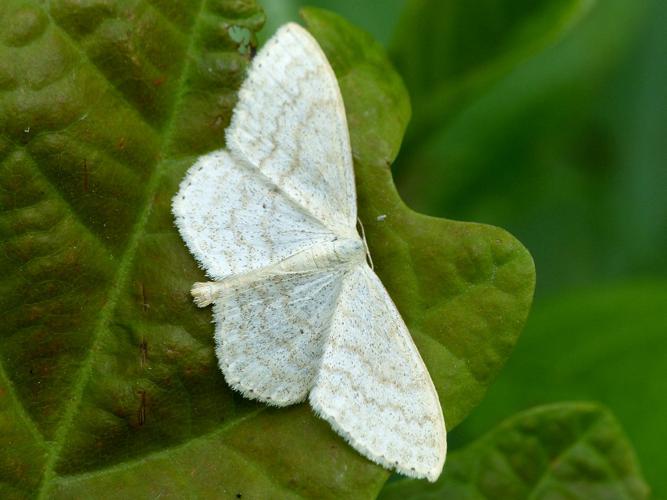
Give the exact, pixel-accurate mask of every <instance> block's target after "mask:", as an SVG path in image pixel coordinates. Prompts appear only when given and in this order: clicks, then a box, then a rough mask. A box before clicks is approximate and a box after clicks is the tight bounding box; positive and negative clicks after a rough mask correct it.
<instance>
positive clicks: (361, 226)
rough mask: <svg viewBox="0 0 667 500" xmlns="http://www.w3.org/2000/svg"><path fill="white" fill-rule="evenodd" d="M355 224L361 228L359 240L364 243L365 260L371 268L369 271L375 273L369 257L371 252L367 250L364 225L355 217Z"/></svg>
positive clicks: (371, 258)
mask: <svg viewBox="0 0 667 500" xmlns="http://www.w3.org/2000/svg"><path fill="white" fill-rule="evenodd" d="M357 222H358V223H359V227H360V228H361V239H362V240H363V242H364V248H365V249H366V258H367V259H368V265H369V266H371V269H372V270H373V271H375V266H374V265H373V257H371V251H370V250H369V248H368V242H367V241H366V232H365V231H364V224H363V222H361V219H360V218H359V217H357Z"/></svg>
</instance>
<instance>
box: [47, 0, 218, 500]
mask: <svg viewBox="0 0 667 500" xmlns="http://www.w3.org/2000/svg"><path fill="white" fill-rule="evenodd" d="M206 3H207V0H199V5H198V7H197V10H196V14H195V16H194V21H193V23H192V28H191V30H190V33H189V40H188V45H187V47H186V50H185V52H184V61H183V65H182V67H181V72H180V75H179V81H178V85H177V86H176V98H175V99H174V102H173V106H172V109H171V111H170V114H169V118H168V120H167V122H166V125H165V128H164V133H163V135H162V141H161V143H160V146H159V148H158V151H160V152H164V151H165V150H167V148H168V147H169V145H170V143H171V139H172V135H173V128H174V124H175V119H176V115H177V111H178V109H179V108H180V104H181V102H182V101H183V96H184V93H185V81H186V75H187V74H188V71H189V69H190V64H191V60H192V57H191V52H192V50H193V45H194V40H195V39H196V34H197V32H198V29H199V23H200V20H201V17H202V14H203V11H204V6H205V5H206ZM44 12H45V14H46V15H47V16H48V18H49V20H50V22H51V23H52V24H53V26H55V27H58V29H59V30H60V31H61V32H62V33H63V35H64V36H65V37H67V38H68V39H69V40H70V42H71V43H72V45H73V46H74V47H75V48H76V49H77V51H78V52H80V54H81V56H82V57H83V58H84V59H85V60H86V61H87V62H88V63H89V64H91V65H92V66H94V65H93V64H92V62H90V60H89V59H88V57H87V55H86V54H85V52H84V51H83V50H82V49H81V47H80V46H79V45H78V43H77V42H76V41H75V40H74V39H73V38H72V37H71V36H70V35H69V33H68V32H67V31H66V30H64V29H63V28H61V27H60V26H59V24H58V23H57V22H56V21H55V19H54V18H53V16H52V15H51V12H50V10H49V9H48V6H47V8H45V9H44ZM184 36H187V35H184ZM100 74H102V73H100ZM102 76H103V78H104V80H105V81H107V82H108V83H109V85H111V86H113V84H112V83H111V82H110V81H109V79H108V78H106V76H105V75H103V74H102ZM125 101H126V102H127V100H125ZM128 104H129V103H128ZM132 108H133V109H136V108H134V107H133V106H132ZM158 158H160V156H158ZM167 161H168V159H167V158H166V156H165V157H164V158H162V159H160V160H159V161H158V162H157V163H156V164H155V167H154V169H153V172H152V174H151V176H150V178H149V181H148V183H147V187H146V191H145V195H144V196H145V204H144V206H143V207H142V208H141V210H140V212H139V216H138V217H137V219H136V222H135V223H134V225H133V226H132V229H131V231H130V236H129V239H128V242H127V245H126V247H125V251H124V252H123V254H122V257H121V259H120V263H119V264H118V267H117V268H116V272H115V275H114V277H113V279H112V280H111V286H110V288H109V292H108V300H107V302H106V304H105V305H104V307H103V308H102V310H101V312H100V316H99V321H98V322H97V324H96V325H95V327H94V329H93V332H92V335H91V336H92V339H93V340H92V342H91V344H90V348H89V351H88V354H87V356H86V357H85V359H84V360H83V362H82V363H81V367H80V368H79V370H78V372H77V375H76V377H74V381H75V382H74V387H73V391H72V393H73V394H72V397H71V398H70V399H69V401H68V403H67V404H66V406H65V409H64V411H63V416H62V417H61V420H60V424H59V425H58V427H57V429H56V431H55V434H54V438H55V439H54V440H53V442H52V444H51V451H50V453H49V457H48V460H47V462H46V465H45V468H44V473H43V475H42V480H41V485H40V487H39V490H38V495H37V498H39V499H43V498H45V497H46V495H47V494H48V492H49V490H50V488H51V484H52V483H53V479H54V476H55V475H56V474H55V467H56V465H57V463H58V460H59V458H60V454H61V452H62V449H63V447H64V444H65V439H66V438H67V436H68V434H69V432H70V430H71V428H72V423H73V421H74V416H75V413H76V410H77V409H78V407H79V405H80V403H81V401H82V399H83V393H84V390H85V387H86V385H87V383H88V381H89V378H90V372H91V370H92V363H93V358H94V353H95V351H96V346H97V345H98V343H99V340H100V338H101V337H102V336H103V335H104V333H105V332H107V331H108V324H109V320H110V319H111V317H112V315H113V312H114V311H115V309H116V305H117V304H118V300H119V298H120V296H121V292H122V291H123V290H124V288H125V284H126V283H127V280H128V278H129V275H130V271H131V269H132V264H133V263H134V258H135V255H136V251H137V248H138V246H139V241H140V238H141V235H142V234H143V229H144V227H145V226H146V223H147V222H148V218H149V215H150V213H151V209H152V206H153V198H154V194H155V193H156V191H157V189H158V186H159V181H160V179H161V177H162V171H163V168H164V165H165V164H166V163H167Z"/></svg>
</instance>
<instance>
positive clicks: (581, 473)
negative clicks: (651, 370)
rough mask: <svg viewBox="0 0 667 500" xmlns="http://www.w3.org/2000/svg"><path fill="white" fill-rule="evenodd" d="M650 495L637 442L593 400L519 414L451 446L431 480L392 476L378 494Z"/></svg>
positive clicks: (584, 498)
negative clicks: (632, 442)
mask: <svg viewBox="0 0 667 500" xmlns="http://www.w3.org/2000/svg"><path fill="white" fill-rule="evenodd" d="M647 497H648V487H647V486H646V484H645V482H644V480H643V478H642V476H641V472H640V470H639V465H638V463H637V460H636V458H635V454H634V451H633V450H632V446H631V445H630V443H629V442H628V440H627V438H626V437H625V435H624V433H623V430H622V429H621V427H620V426H619V424H618V422H617V421H616V420H615V418H614V417H613V416H612V414H611V413H610V412H609V411H607V410H605V409H603V408H601V407H599V406H597V405H594V404H590V403H561V404H556V405H552V406H543V407H539V408H535V409H532V410H529V411H526V412H524V413H520V414H518V415H516V416H514V417H512V418H510V419H508V420H507V421H505V422H503V423H502V424H500V425H499V426H498V427H496V428H495V429H494V430H493V431H491V432H490V433H489V434H487V435H485V436H484V437H482V438H480V439H478V440H477V441H475V442H474V443H472V444H471V445H469V446H468V447H466V448H464V449H462V450H460V451H456V452H454V453H451V454H450V455H449V457H448V458H447V463H446V464H445V472H444V473H443V475H442V476H440V479H439V480H438V481H437V482H436V483H433V484H429V483H427V482H425V481H416V480H402V481H396V482H393V483H389V484H388V485H387V486H386V487H385V488H384V490H383V491H382V493H381V494H380V497H379V498H380V499H381V500H393V499H396V500H405V499H408V498H409V499H414V500H417V499H433V498H438V499H441V500H448V499H452V500H463V499H465V500H478V499H479V500H482V499H494V500H495V499H501V498H502V499H505V498H507V499H513V500H521V499H545V500H546V499H568V500H598V499H599V500H603V499H604V500H612V499H613V500H625V499H628V500H630V499H643V498H647Z"/></svg>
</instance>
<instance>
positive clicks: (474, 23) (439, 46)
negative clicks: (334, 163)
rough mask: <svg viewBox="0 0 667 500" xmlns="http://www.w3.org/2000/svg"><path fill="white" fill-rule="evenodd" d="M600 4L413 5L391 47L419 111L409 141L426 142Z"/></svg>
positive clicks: (422, 0) (582, 0) (586, 0)
mask: <svg viewBox="0 0 667 500" xmlns="http://www.w3.org/2000/svg"><path fill="white" fill-rule="evenodd" d="M595 2H596V0H539V1H537V2H535V1H534V0H518V1H517V0H514V1H506V0H483V1H481V2H480V1H478V2H459V1H454V0H411V1H410V2H408V4H407V7H406V9H405V12H404V14H403V16H402V19H401V22H400V23H399V26H398V29H397V31H396V37H395V39H394V42H393V44H392V58H393V60H394V61H395V62H396V64H397V66H398V69H399V72H400V73H401V75H403V77H404V78H405V81H406V83H407V85H408V89H409V90H410V94H411V95H412V96H413V99H414V105H415V109H416V111H415V122H414V123H413V124H412V127H411V129H410V130H409V137H408V140H410V141H411V140H413V139H418V140H420V141H423V136H424V134H430V133H433V132H434V131H435V130H436V127H441V126H442V124H443V122H446V121H448V120H451V119H452V118H453V116H454V115H455V114H456V112H457V111H458V110H460V109H462V108H464V107H465V105H466V104H468V103H469V102H470V101H471V100H474V99H475V97H477V96H478V95H479V94H481V93H483V92H484V91H485V90H486V89H487V88H488V87H489V86H491V85H493V83H495V82H497V81H498V80H499V79H501V78H502V77H503V76H504V75H506V74H507V73H508V72H510V71H511V70H512V69H513V68H514V67H516V66H517V65H518V64H520V63H521V62H523V61H525V60H526V59H528V58H529V57H531V56H532V55H534V54H535V53H537V52H539V51H540V50H543V49H544V48H545V47H547V46H549V45H550V44H552V43H554V42H555V41H556V40H558V39H559V38H560V37H562V36H563V35H564V34H565V33H567V32H568V30H570V29H571V28H572V26H573V25H574V24H576V23H577V22H578V21H579V20H580V18H581V17H582V16H584V15H585V14H586V13H587V11H588V10H589V9H590V8H591V6H592V5H593V4H594V3H595Z"/></svg>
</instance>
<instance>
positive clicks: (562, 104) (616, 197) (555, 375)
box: [262, 0, 667, 498]
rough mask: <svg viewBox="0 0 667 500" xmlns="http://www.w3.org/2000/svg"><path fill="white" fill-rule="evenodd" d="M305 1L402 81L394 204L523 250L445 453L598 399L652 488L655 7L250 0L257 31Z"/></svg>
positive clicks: (664, 281)
mask: <svg viewBox="0 0 667 500" xmlns="http://www.w3.org/2000/svg"><path fill="white" fill-rule="evenodd" d="M306 4H308V5H316V6H320V7H324V8H328V9H331V10H333V11H336V12H338V13H339V14H342V15H343V16H345V17H347V18H348V19H349V20H350V21H352V22H353V23H355V24H357V25H358V26H360V27H362V28H364V29H366V30H367V31H369V32H371V33H372V34H373V35H374V36H375V37H376V38H377V39H378V40H380V41H381V42H382V43H384V44H385V45H386V47H387V49H388V50H389V52H390V54H391V56H392V59H393V60H394V63H395V64H396V66H397V68H398V70H399V72H400V73H401V74H402V76H403V78H404V80H405V81H406V84H407V86H408V89H409V91H410V95H411V99H412V103H413V118H412V123H411V126H410V128H409V130H408V132H407V134H406V138H405V140H404V144H403V148H402V150H401V153H400V155H399V158H398V160H397V162H396V164H395V165H394V175H395V179H396V183H397V185H398V187H399V190H400V192H401V194H402V196H403V197H404V198H405V200H406V201H407V202H408V204H410V205H411V206H412V207H414V208H415V209H417V210H420V211H422V212H425V213H429V214H433V215H438V216H442V217H447V218H450V219H458V220H466V221H476V222H483V223H488V224H494V225H498V226H501V227H504V228H506V229H508V230H509V231H511V232H512V233H513V234H514V235H515V236H517V237H518V238H519V239H520V240H521V241H522V242H523V243H524V244H525V245H526V246H527V247H528V249H529V250H530V251H531V253H532V254H533V257H534V259H535V262H536V267H537V273H538V286H537V291H536V299H535V305H534V309H533V312H532V314H531V318H530V319H529V322H528V325H527V327H526V330H525V331H524V334H523V336H522V339H521V340H520V342H519V344H518V346H517V348H516V350H515V353H514V354H513V356H512V357H511V358H510V361H509V362H508V364H507V366H506V368H505V369H504V371H503V373H502V374H501V376H500V378H499V380H498V381H497V382H495V383H494V385H493V386H492V387H491V389H490V391H489V393H488V397H487V398H486V400H485V401H484V402H483V403H482V404H481V405H480V406H479V407H478V408H477V409H476V410H475V411H474V412H473V414H472V415H471V417H469V419H468V420H467V421H466V422H464V423H463V424H462V425H461V426H459V427H458V428H456V429H455V430H454V431H453V432H452V433H451V434H450V438H449V439H450V448H451V449H456V448H458V447H460V446H462V445H464V444H466V443H468V442H470V441H472V440H474V439H475V438H476V437H479V435H480V434H482V433H484V432H485V431H487V430H489V429H491V428H492V427H493V426H494V425H495V424H497V423H498V422H499V421H501V420H502V419H503V418H505V417H508V416H510V415H512V414H514V413H516V412H518V411H520V410H523V409H525V408H529V407H531V406H534V405H537V404H541V403H547V402H552V401H562V400H594V401H600V402H602V403H604V404H606V405H607V406H609V407H610V408H611V409H612V410H613V411H614V412H615V414H616V415H617V417H618V418H619V420H620V421H621V423H622V425H623V426H624V428H625V430H626V431H627V433H628V434H629V436H630V438H631V440H632V442H633V443H634V445H635V447H636V449H637V453H638V455H639V458H640V461H641V463H642V466H643V469H644V472H645V474H646V476H647V479H648V481H649V483H650V484H651V486H652V488H653V491H654V497H655V498H667V475H665V474H664V471H665V470H667V454H665V452H664V450H663V447H664V445H665V443H667V425H666V423H667V401H666V400H665V395H666V394H667V312H666V311H667V276H666V274H667V273H666V271H667V2H665V1H664V0H645V1H642V0H604V1H602V0H599V1H595V0H579V1H575V0H532V1H529V0H480V1H477V2H464V1H463V0H432V1H429V0H418V1H402V0H382V1H380V0H366V1H364V2H359V1H355V0H319V1H315V0H311V1H309V2H301V1H291V0H264V2H263V5H264V7H265V9H266V11H267V16H268V20H269V22H268V25H267V26H266V28H265V29H264V31H263V33H262V34H263V36H264V38H266V37H268V36H269V35H270V34H271V33H272V32H273V31H274V30H275V28H276V27H277V26H279V25H280V24H282V23H283V22H286V21H287V20H297V19H298V9H299V7H301V6H302V5H306Z"/></svg>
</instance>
